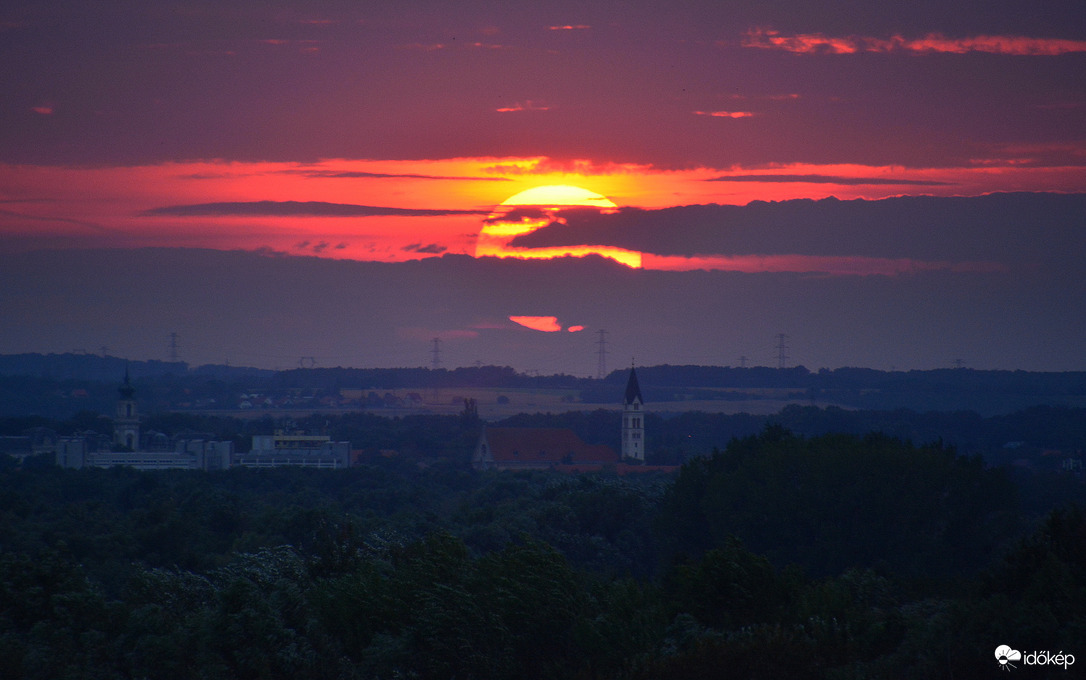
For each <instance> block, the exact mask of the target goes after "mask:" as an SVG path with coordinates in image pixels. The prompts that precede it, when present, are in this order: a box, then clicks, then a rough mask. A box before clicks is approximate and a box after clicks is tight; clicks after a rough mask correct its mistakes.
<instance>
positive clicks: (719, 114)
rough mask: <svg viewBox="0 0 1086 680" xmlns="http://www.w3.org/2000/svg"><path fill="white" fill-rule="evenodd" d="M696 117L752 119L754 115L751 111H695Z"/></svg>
mask: <svg viewBox="0 0 1086 680" xmlns="http://www.w3.org/2000/svg"><path fill="white" fill-rule="evenodd" d="M694 115H696V116H712V117H713V118H751V117H752V116H754V114H753V113H752V112H750V111H695V112H694Z"/></svg>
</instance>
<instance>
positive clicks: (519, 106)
mask: <svg viewBox="0 0 1086 680" xmlns="http://www.w3.org/2000/svg"><path fill="white" fill-rule="evenodd" d="M550 108H551V107H549V106H540V105H539V104H535V103H533V102H531V101H526V102H524V103H521V102H517V103H516V104H514V105H512V106H503V107H501V108H498V109H494V110H495V111H497V112H498V113H518V112H520V111H549V110H550Z"/></svg>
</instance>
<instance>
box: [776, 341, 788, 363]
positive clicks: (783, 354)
mask: <svg viewBox="0 0 1086 680" xmlns="http://www.w3.org/2000/svg"><path fill="white" fill-rule="evenodd" d="M786 340H788V336H787V335H785V334H784V333H778V334H777V368H781V369H784V368H788V345H787V344H785V341H786Z"/></svg>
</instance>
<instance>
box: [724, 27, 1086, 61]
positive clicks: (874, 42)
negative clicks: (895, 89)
mask: <svg viewBox="0 0 1086 680" xmlns="http://www.w3.org/2000/svg"><path fill="white" fill-rule="evenodd" d="M743 46H744V47H758V48H762V49H778V50H785V51H787V52H797V53H802V54H810V53H816V54H854V53H856V52H898V51H900V52H915V53H926V52H945V53H952V54H964V53H966V52H987V53H990V54H1008V55H1016V56H1054V55H1059V54H1069V53H1073V52H1086V41H1083V40H1064V39H1060V38H1029V37H1025V36H1009V35H978V36H973V37H968V38H949V37H947V36H945V35H942V34H940V33H929V34H928V35H926V36H924V37H923V38H918V39H908V38H905V37H903V36H900V35H895V36H891V37H890V38H874V37H870V36H848V37H833V36H826V35H823V34H821V33H800V34H797V35H790V36H785V35H781V34H780V32H779V31H774V30H770V29H753V30H751V31H748V32H747V34H746V36H745V37H744V38H743Z"/></svg>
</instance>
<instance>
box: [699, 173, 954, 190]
mask: <svg viewBox="0 0 1086 680" xmlns="http://www.w3.org/2000/svg"><path fill="white" fill-rule="evenodd" d="M705 181H706V182H777V183H783V184H793V183H800V184H845V185H849V186H864V185H891V186H892V185H903V186H918V187H945V186H953V185H952V183H950V182H939V181H936V180H926V179H901V178H896V177H845V176H842V175H721V176H720V177H709V178H707V179H706V180H705Z"/></svg>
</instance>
